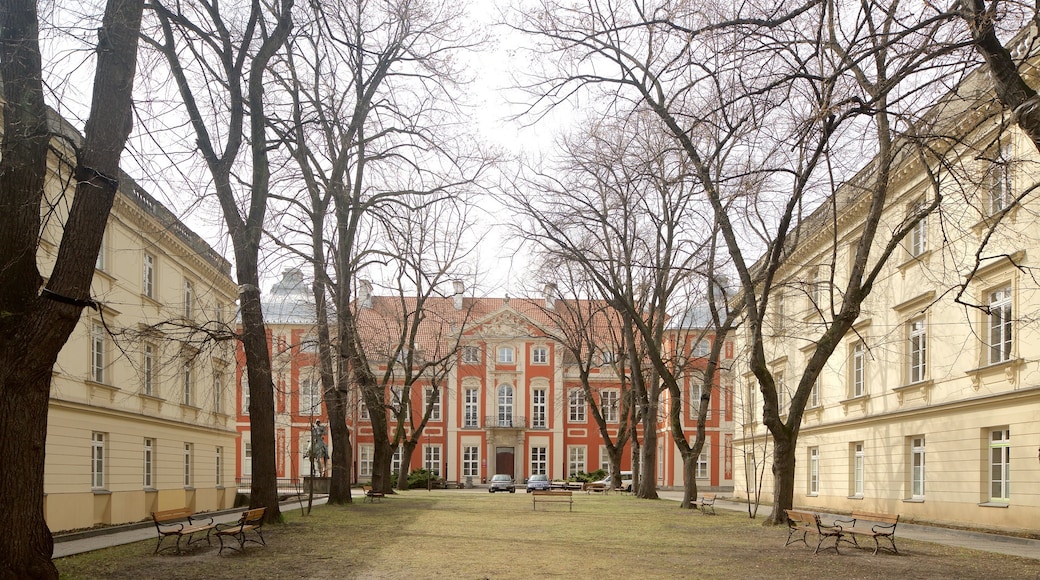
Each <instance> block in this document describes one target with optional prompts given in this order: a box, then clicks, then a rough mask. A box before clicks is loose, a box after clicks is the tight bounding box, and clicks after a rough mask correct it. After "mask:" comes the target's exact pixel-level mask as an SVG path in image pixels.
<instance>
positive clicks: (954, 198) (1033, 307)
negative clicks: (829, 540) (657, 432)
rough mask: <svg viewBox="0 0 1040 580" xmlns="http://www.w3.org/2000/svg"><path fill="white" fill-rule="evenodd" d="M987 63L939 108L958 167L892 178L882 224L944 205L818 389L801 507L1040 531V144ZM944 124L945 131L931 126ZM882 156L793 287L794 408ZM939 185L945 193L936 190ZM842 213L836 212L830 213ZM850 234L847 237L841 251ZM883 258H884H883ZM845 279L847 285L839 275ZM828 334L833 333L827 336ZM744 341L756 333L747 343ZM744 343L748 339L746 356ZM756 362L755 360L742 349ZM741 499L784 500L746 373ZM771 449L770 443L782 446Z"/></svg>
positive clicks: (780, 369)
mask: <svg viewBox="0 0 1040 580" xmlns="http://www.w3.org/2000/svg"><path fill="white" fill-rule="evenodd" d="M986 75H988V73H987V72H986V71H982V70H980V71H975V73H973V74H972V75H971V76H970V77H969V78H967V79H966V80H965V81H964V82H963V83H962V85H961V86H959V87H958V89H957V92H956V93H953V94H949V95H946V96H945V97H944V98H943V99H942V101H941V102H940V103H939V104H938V105H936V106H935V108H934V110H933V111H931V112H929V114H928V115H926V116H925V118H929V119H938V121H937V124H936V127H935V128H933V129H932V131H933V133H931V134H936V135H939V134H942V133H943V132H946V133H948V134H951V135H955V136H956V137H957V138H956V139H953V138H950V139H947V140H945V141H944V142H942V143H939V142H937V141H936V142H932V143H930V144H929V145H930V146H931V147H933V148H932V149H931V151H933V152H940V153H941V154H942V157H943V158H944V163H939V162H937V161H936V162H934V165H932V166H926V165H923V164H922V162H921V159H920V157H918V156H916V155H912V156H907V157H906V158H904V159H903V160H902V161H901V162H900V163H899V164H898V166H897V167H896V168H895V170H894V171H892V175H893V177H892V180H891V181H890V186H891V193H890V194H889V199H888V201H887V207H886V209H885V212H884V215H883V217H882V222H881V225H880V231H892V230H893V229H894V228H895V227H896V226H897V225H898V224H900V223H904V220H905V219H906V218H907V216H908V215H916V214H917V213H919V212H920V208H923V207H928V206H929V204H931V203H932V202H934V201H936V192H937V191H938V192H939V193H940V194H941V199H939V200H938V206H937V208H936V209H935V210H934V211H932V212H931V213H930V214H929V215H927V217H926V218H925V219H923V220H922V221H920V222H919V223H918V224H917V225H916V226H915V227H914V228H913V229H912V231H910V233H909V235H908V236H907V237H906V238H905V239H904V241H903V243H902V247H900V248H897V249H896V251H895V253H894V254H893V256H892V258H891V259H890V260H889V261H888V263H887V264H885V265H884V271H883V272H882V274H881V275H880V276H879V278H878V282H877V283H876V285H875V287H874V289H873V291H872V293H871V294H870V296H869V297H868V298H867V300H866V301H865V302H864V303H863V308H862V313H861V315H860V316H859V318H858V320H857V321H856V323H855V325H854V326H853V329H852V330H851V331H850V332H849V333H847V335H846V336H845V337H844V338H842V339H841V343H840V344H839V345H838V347H837V350H836V351H835V353H834V355H833V356H832V357H831V359H830V360H829V362H828V364H827V365H826V367H825V368H824V370H823V373H822V375H821V376H820V378H819V380H818V382H817V383H816V386H815V389H814V391H813V392H812V393H811V395H810V398H809V402H808V405H807V408H806V410H805V413H804V417H803V421H802V426H801V433H800V435H799V438H798V442H797V456H796V457H797V464H796V480H795V496H794V505H795V506H796V507H803V508H808V509H813V510H820V511H830V512H845V513H848V512H850V511H852V510H860V511H868V512H885V513H892V514H899V515H900V517H901V518H902V519H908V520H921V521H933V522H947V523H950V524H953V525H959V526H983V527H987V528H996V529H1031V530H1035V529H1036V522H1037V521H1038V519H1040V493H1037V490H1038V489H1040V463H1038V456H1037V453H1038V449H1040V421H1038V417H1040V365H1038V362H1037V361H1038V360H1040V329H1038V327H1037V324H1036V320H1037V315H1038V313H1040V292H1038V281H1037V277H1036V268H1037V267H1038V266H1040V238H1038V232H1040V223H1038V219H1037V210H1038V209H1040V203H1038V201H1037V199H1036V195H1035V193H1030V192H1031V191H1032V190H1033V189H1034V188H1035V187H1036V183H1037V177H1038V176H1040V173H1038V172H1037V162H1038V161H1040V156H1038V155H1037V151H1036V147H1035V145H1034V144H1033V143H1032V142H1031V141H1030V140H1029V139H1028V138H1027V137H1026V136H1025V135H1023V134H1022V133H1021V131H1019V130H1018V129H1017V127H1015V126H1014V123H1013V122H1012V120H1011V119H1010V115H1009V114H1007V113H1005V112H1004V111H1002V109H1001V107H1000V106H999V103H997V101H996V99H995V97H994V95H993V94H992V90H991V86H989V85H991V83H990V82H989V81H988V80H987V76H986ZM922 133H928V131H922ZM871 171H872V168H871V166H870V164H868V165H867V166H866V168H865V169H863V171H862V172H861V173H860V175H857V176H856V178H855V179H853V180H852V181H850V182H849V183H846V184H845V185H843V186H842V187H840V188H839V189H838V190H837V192H836V193H835V194H834V195H835V199H834V200H833V201H834V202H835V204H836V207H832V206H830V205H826V204H825V206H824V207H821V209H820V210H818V211H817V212H815V213H814V214H813V215H812V216H810V217H809V218H808V219H807V220H806V222H804V223H803V224H802V232H803V233H802V235H801V236H797V238H798V239H799V243H798V245H797V246H796V247H792V248H791V249H790V252H789V255H788V257H787V259H786V262H785V263H784V265H783V267H782V270H781V271H780V272H778V275H777V279H778V280H783V281H784V283H783V284H782V285H781V286H780V287H779V290H778V291H777V293H776V294H775V295H774V296H773V297H772V298H771V307H772V308H773V312H772V314H771V316H770V317H769V318H768V320H767V323H768V324H769V327H768V331H767V334H768V335H769V336H768V337H767V340H766V344H765V350H766V353H767V359H768V361H769V366H770V370H771V371H772V374H773V376H774V379H775V380H776V382H777V384H778V385H780V389H781V391H782V393H781V394H782V395H783V394H785V393H786V395H787V396H786V397H783V396H782V397H781V400H780V405H781V410H782V412H784V407H785V405H787V404H788V403H789V401H790V398H789V397H790V393H789V391H786V389H785V388H784V387H783V385H784V384H785V379H786V383H787V384H794V383H795V382H796V381H797V380H798V378H799V377H800V376H801V374H802V370H803V368H804V366H805V365H806V363H807V360H808V357H809V355H811V353H812V350H811V348H806V345H811V344H812V341H813V340H815V339H816V338H818V336H819V330H818V328H819V327H820V326H821V325H820V323H821V322H823V321H826V318H825V317H826V316H827V313H829V312H831V311H832V310H831V301H832V300H834V301H836V302H837V301H840V299H841V296H840V293H841V290H843V288H840V287H832V286H831V285H830V283H829V282H828V281H829V280H831V279H835V280H847V279H848V277H847V272H848V270H849V268H850V267H851V264H852V258H851V252H853V251H854V248H855V246H856V244H857V243H858V241H859V235H858V234H859V232H860V231H861V226H862V225H863V219H864V215H865V206H866V196H865V195H863V194H862V192H863V191H865V190H866V189H869V187H867V186H866V183H865V182H864V180H865V179H868V178H869V175H870V172H871ZM936 185H937V186H938V189H936ZM832 215H833V216H838V217H837V218H836V219H834V218H832V217H829V216H832ZM835 242H836V244H835ZM875 255H876V254H875ZM832 275H833V278H832ZM814 330H815V334H814ZM738 336H740V335H738ZM743 347H744V345H743V344H742V342H741V341H738V352H741V351H742V349H743ZM737 360H738V361H741V360H742V359H741V357H739V356H738V359H737ZM737 376H738V377H740V380H741V383H742V384H741V385H740V386H741V394H742V395H743V396H742V397H741V402H740V404H741V406H742V408H741V409H740V415H741V417H742V419H741V422H740V425H738V429H737V432H736V440H735V442H734V444H735V446H736V463H737V468H736V471H737V473H738V474H740V475H738V477H737V478H736V493H737V495H739V496H742V497H749V496H753V493H749V489H751V490H753V489H754V482H755V475H756V474H757V476H758V477H762V475H763V473H764V478H763V481H762V489H763V497H762V501H764V502H766V503H768V502H771V501H772V490H773V480H772V476H771V473H770V469H769V466H770V460H769V458H770V457H771V452H772V447H771V440H770V438H769V436H768V433H767V431H766V430H765V428H764V427H763V425H762V416H761V414H762V402H761V396H760V394H759V390H758V384H757V381H756V380H755V378H754V377H753V376H752V375H751V374H750V373H749V372H747V369H746V368H744V369H742V370H741V369H738V374H737ZM767 445H768V448H766V446H767Z"/></svg>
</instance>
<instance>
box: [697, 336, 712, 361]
mask: <svg viewBox="0 0 1040 580" xmlns="http://www.w3.org/2000/svg"><path fill="white" fill-rule="evenodd" d="M709 354H711V342H709V341H708V339H706V338H703V339H701V340H698V341H697V344H695V345H693V356H699V357H706V356H708V355H709Z"/></svg>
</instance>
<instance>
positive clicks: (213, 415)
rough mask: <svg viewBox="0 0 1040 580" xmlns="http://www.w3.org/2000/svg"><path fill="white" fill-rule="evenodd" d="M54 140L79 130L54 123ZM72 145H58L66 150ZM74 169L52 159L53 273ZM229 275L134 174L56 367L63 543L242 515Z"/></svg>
mask: <svg viewBox="0 0 1040 580" xmlns="http://www.w3.org/2000/svg"><path fill="white" fill-rule="evenodd" d="M52 123H54V124H56V129H55V130H56V131H61V132H62V134H64V135H71V136H72V139H76V138H77V137H76V136H75V133H74V130H72V129H71V128H70V127H68V126H67V125H63V124H62V123H63V122H62V121H60V120H58V119H57V117H56V116H54V115H52ZM63 143H65V141H63V140H61V139H55V140H54V141H52V146H53V147H54V148H55V150H57V151H60V152H61V153H63V154H64V155H72V152H71V151H70V150H68V149H61V148H62V147H63ZM69 174H70V168H69V166H68V165H67V164H66V163H64V162H63V159H62V157H61V156H60V155H53V154H52V156H51V161H50V168H49V174H48V184H47V187H48V202H47V203H45V205H44V212H45V215H44V216H43V226H42V231H41V236H40V248H39V257H38V260H39V262H40V269H41V272H42V273H43V274H44V275H45V276H46V275H47V273H48V272H49V271H50V269H51V268H52V267H53V262H54V259H55V256H56V255H57V248H58V244H59V243H60V240H61V234H62V224H63V223H64V219H65V217H66V216H67V208H68V207H69V205H70V204H71V196H72V194H73V189H72V188H70V187H69V184H70V183H72V182H73V180H72V179H71V178H70V175H69ZM230 271H231V267H230V264H229V263H228V261H227V260H225V259H224V258H222V257H220V255H219V254H217V253H216V252H215V251H214V250H213V249H212V248H211V247H210V246H209V245H208V244H206V242H204V241H203V240H202V238H200V237H199V236H198V235H196V234H195V233H193V232H192V231H190V230H189V229H188V228H187V227H185V226H184V224H183V223H181V222H180V221H179V220H178V219H177V218H176V217H175V216H174V215H173V214H172V213H171V212H170V211H169V210H167V209H166V208H165V207H163V206H162V205H161V204H160V203H159V202H158V201H156V200H155V198H153V197H152V196H150V195H149V194H148V193H147V192H145V191H144V190H143V189H142V188H141V187H140V186H138V185H137V184H136V183H135V182H134V181H133V180H132V179H131V178H130V177H128V176H126V175H125V174H124V175H122V177H121V180H120V188H119V192H118V193H117V195H116V198H115V203H114V206H113V209H112V213H111V215H110V217H109V220H108V226H107V228H106V230H105V235H104V241H103V245H102V249H101V252H100V254H99V256H98V258H97V264H96V270H95V274H94V279H93V282H92V284H91V297H92V298H93V299H94V300H95V301H96V302H98V303H99V304H100V309H99V310H90V309H87V310H85V311H84V313H83V315H82V317H81V319H80V321H79V324H78V325H77V327H76V329H75V330H74V331H73V333H72V335H71V336H70V337H69V340H68V342H67V343H66V345H65V347H64V348H63V350H62V351H61V353H60V355H59V356H58V360H57V363H56V365H55V367H54V372H53V379H52V386H51V396H50V408H49V421H48V429H47V444H46V463H45V480H44V492H45V494H46V496H45V508H44V509H45V512H44V513H45V518H46V520H47V525H48V526H49V527H50V529H51V530H53V531H60V530H68V529H77V528H86V527H92V526H96V525H101V524H117V523H125V522H133V521H140V520H144V519H147V518H148V517H149V514H150V513H151V512H152V511H155V510H161V509H171V508H179V507H185V506H186V507H188V509H191V510H192V511H209V510H215V509H220V508H226V507H231V505H232V502H233V501H234V493H235V488H234V485H233V482H232V481H231V480H230V478H231V477H232V476H233V474H234V454H235V441H236V439H235V437H236V432H235V423H234V420H235V415H234V410H233V408H232V407H233V401H234V387H233V382H232V381H233V380H234V376H235V375H234V372H235V362H234V350H233V347H232V346H230V341H223V342H219V343H217V344H213V343H211V342H208V341H206V340H203V335H205V334H207V333H206V332H196V331H195V330H197V329H202V328H205V329H207V330H208V331H220V330H221V329H223V330H224V331H227V330H233V328H234V319H235V301H236V299H237V294H238V292H237V287H236V286H235V284H234V282H233V281H232V279H231V276H230Z"/></svg>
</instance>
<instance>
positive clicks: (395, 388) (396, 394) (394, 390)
mask: <svg viewBox="0 0 1040 580" xmlns="http://www.w3.org/2000/svg"><path fill="white" fill-rule="evenodd" d="M403 402H404V387H403V386H401V385H391V386H390V407H391V408H393V409H394V410H395V411H397V410H400V409H401V404H402V403H403Z"/></svg>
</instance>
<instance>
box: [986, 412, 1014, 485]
mask: <svg viewBox="0 0 1040 580" xmlns="http://www.w3.org/2000/svg"><path fill="white" fill-rule="evenodd" d="M989 474H990V478H989V479H990V484H989V500H990V501H996V502H1007V501H1009V500H1010V499H1011V430H1010V429H1007V428H1004V429H995V430H993V431H990V434H989Z"/></svg>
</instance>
